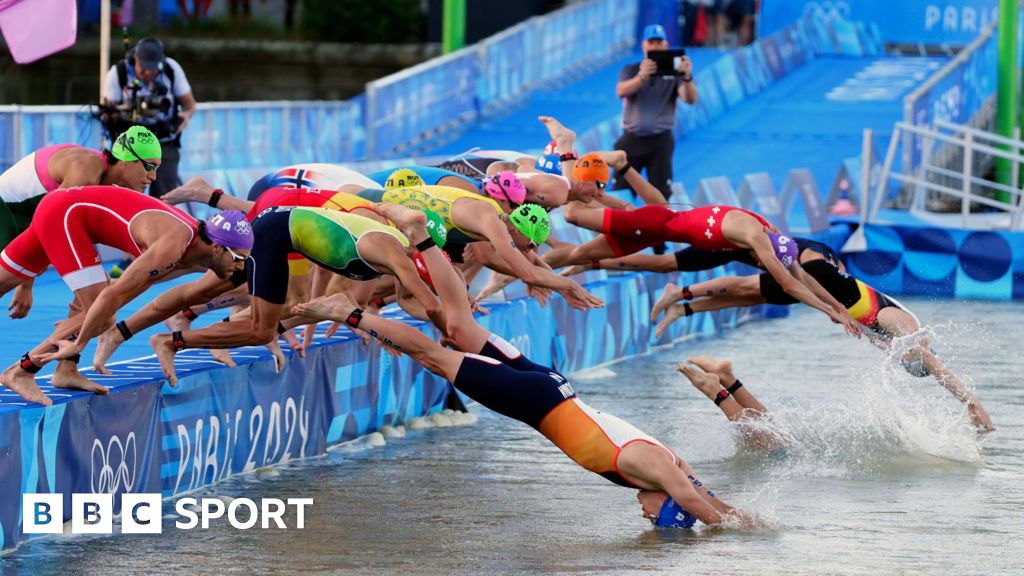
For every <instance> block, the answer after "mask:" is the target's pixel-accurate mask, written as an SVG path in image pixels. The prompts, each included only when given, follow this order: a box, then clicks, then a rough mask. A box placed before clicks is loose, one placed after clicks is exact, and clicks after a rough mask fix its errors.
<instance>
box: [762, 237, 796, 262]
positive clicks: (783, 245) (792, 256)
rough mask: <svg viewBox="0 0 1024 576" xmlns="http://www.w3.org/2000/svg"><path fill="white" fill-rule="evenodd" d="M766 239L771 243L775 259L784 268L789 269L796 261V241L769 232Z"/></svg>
mask: <svg viewBox="0 0 1024 576" xmlns="http://www.w3.org/2000/svg"><path fill="white" fill-rule="evenodd" d="M768 238H769V239H771V241H772V250H774V251H775V257H776V258H778V259H779V262H782V265H783V266H784V267H786V268H789V267H790V266H791V265H792V264H793V262H796V261H797V260H798V258H799V256H800V248H799V247H797V245H796V240H793V237H792V236H787V235H786V234H777V233H775V232H769V233H768Z"/></svg>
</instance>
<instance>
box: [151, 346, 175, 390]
mask: <svg viewBox="0 0 1024 576" xmlns="http://www.w3.org/2000/svg"><path fill="white" fill-rule="evenodd" d="M149 345H150V346H152V347H153V351H154V352H156V359H157V360H159V361H160V368H162V369H163V371H164V376H167V383H168V384H170V385H171V386H176V385H177V384H178V375H177V374H176V373H175V372H174V355H175V354H177V353H178V351H177V350H176V349H175V348H174V341H172V340H171V335H170V334H154V335H153V336H151V337H150V338H149Z"/></svg>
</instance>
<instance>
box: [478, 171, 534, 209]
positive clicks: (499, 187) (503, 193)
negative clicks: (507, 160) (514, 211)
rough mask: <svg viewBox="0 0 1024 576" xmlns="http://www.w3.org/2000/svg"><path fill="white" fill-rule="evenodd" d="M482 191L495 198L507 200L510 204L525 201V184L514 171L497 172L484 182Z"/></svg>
mask: <svg viewBox="0 0 1024 576" xmlns="http://www.w3.org/2000/svg"><path fill="white" fill-rule="evenodd" d="M484 191H485V192H487V195H488V196H490V197H491V198H494V199H495V200H507V201H509V202H511V203H512V204H522V203H523V202H525V201H526V186H524V185H523V181H522V180H520V179H519V177H518V176H516V173H515V172H509V171H507V170H506V171H504V172H498V173H497V174H495V175H494V176H492V177H491V178H489V179H488V180H487V181H486V182H485V183H484Z"/></svg>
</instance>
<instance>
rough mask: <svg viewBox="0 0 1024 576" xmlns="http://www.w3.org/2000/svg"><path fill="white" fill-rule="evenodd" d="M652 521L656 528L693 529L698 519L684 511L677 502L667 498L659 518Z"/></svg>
mask: <svg viewBox="0 0 1024 576" xmlns="http://www.w3.org/2000/svg"><path fill="white" fill-rule="evenodd" d="M651 521H652V522H653V523H654V525H655V526H660V527H662V528H692V527H693V525H694V523H696V522H697V517H696V516H694V515H693V514H690V513H689V512H687V511H686V510H684V509H683V507H682V506H680V505H679V504H676V501H675V500H673V499H672V497H671V496H669V497H668V498H665V503H664V504H662V505H661V512H659V513H658V517H657V518H652V519H651Z"/></svg>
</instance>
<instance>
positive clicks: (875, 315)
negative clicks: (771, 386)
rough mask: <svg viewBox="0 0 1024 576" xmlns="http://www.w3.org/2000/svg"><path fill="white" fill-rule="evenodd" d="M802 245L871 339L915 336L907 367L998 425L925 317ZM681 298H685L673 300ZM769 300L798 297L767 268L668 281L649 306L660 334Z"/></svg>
mask: <svg viewBox="0 0 1024 576" xmlns="http://www.w3.org/2000/svg"><path fill="white" fill-rule="evenodd" d="M801 248H802V249H801V251H800V261H801V264H802V266H803V268H804V270H805V271H806V272H807V274H808V275H810V276H811V277H813V278H814V279H815V280H816V281H817V282H818V283H819V284H821V286H822V287H824V288H825V290H827V291H828V292H829V294H831V295H832V296H833V297H835V299H836V300H838V301H839V302H840V303H841V304H842V305H843V306H845V307H846V308H847V309H848V310H849V311H850V314H851V315H852V316H853V318H854V319H855V320H857V321H858V322H859V323H860V324H861V325H863V326H864V327H865V328H866V330H865V331H864V332H865V334H867V335H868V340H869V341H870V342H871V343H872V344H874V345H875V346H878V347H879V348H881V349H883V350H887V351H888V350H890V349H891V348H892V344H893V341H894V339H896V338H911V337H912V338H915V340H914V341H913V343H912V344H911V345H910V346H909V348H908V349H907V350H906V351H905V352H903V355H902V357H901V359H900V360H901V364H902V365H903V368H904V369H905V370H906V371H907V372H908V373H910V374H911V375H912V376H916V377H918V378H923V377H926V376H932V377H934V378H935V380H936V381H938V383H939V384H941V385H942V386H943V387H944V388H946V389H947V390H949V391H950V393H952V394H953V396H954V397H956V399H957V400H959V401H960V402H962V403H964V404H965V405H966V407H967V414H968V416H969V417H970V418H971V422H973V423H974V425H975V426H977V427H978V428H979V429H981V430H984V431H992V430H995V426H994V425H993V424H992V420H991V418H989V415H988V412H987V411H986V410H985V407H984V406H982V405H981V401H980V400H978V398H977V396H976V395H975V394H974V393H973V392H972V391H971V390H970V389H968V388H967V387H966V386H965V385H964V384H963V383H962V382H961V381H960V380H959V379H958V378H957V377H956V375H955V374H953V372H952V371H951V370H950V369H949V368H948V367H947V366H946V365H945V363H943V362H942V360H941V359H939V357H938V356H937V355H936V354H935V352H934V351H933V350H932V349H931V346H930V345H929V344H928V340H927V339H926V338H923V337H921V336H920V335H918V333H919V332H920V331H921V322H920V321H919V320H918V319H917V317H916V316H914V314H913V313H912V312H910V310H909V309H907V307H906V306H904V305H903V304H901V303H900V302H899V301H897V300H896V299H895V298H893V297H891V296H889V295H887V294H885V293H883V292H881V291H879V290H876V289H874V288H872V287H871V286H868V285H867V284H865V283H864V282H861V281H860V280H858V279H857V278H854V277H852V276H850V275H849V274H847V273H846V271H845V267H844V266H843V264H842V262H840V261H839V260H838V259H837V258H836V257H835V255H834V253H832V251H831V249H829V248H828V247H827V246H824V245H821V244H819V243H817V242H812V241H806V240H803V241H801ZM678 300H686V301H685V302H682V303H681V304H675V303H674V302H676V301H678ZM766 303H767V304H782V305H790V304H795V303H796V300H795V299H794V298H793V297H791V296H790V295H789V294H786V293H785V292H784V291H783V290H782V289H781V288H780V287H779V285H778V283H777V282H776V281H775V278H774V277H773V276H772V275H771V274H768V273H764V274H760V275H755V276H740V277H738V276H726V277H721V278H713V279H711V280H708V281H706V282H700V283H697V284H694V285H692V286H683V287H681V288H680V287H679V286H676V285H674V284H668V285H666V286H665V289H664V290H663V291H662V293H661V296H660V297H659V298H658V301H657V302H656V303H655V305H654V307H653V309H652V310H651V320H652V321H654V320H655V319H656V318H657V317H658V316H659V315H660V314H661V312H663V311H664V312H665V317H664V318H663V319H662V320H661V321H660V322H658V326H657V330H656V332H655V334H656V335H657V336H658V337H661V334H662V333H663V332H664V330H665V329H666V328H667V327H668V326H669V325H670V324H672V323H673V322H675V321H676V320H677V319H679V318H680V317H683V316H690V315H692V314H695V313H697V312H706V311H710V310H720V309H723V308H732V307H737V306H756V305H758V304H766Z"/></svg>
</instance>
